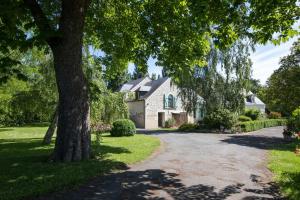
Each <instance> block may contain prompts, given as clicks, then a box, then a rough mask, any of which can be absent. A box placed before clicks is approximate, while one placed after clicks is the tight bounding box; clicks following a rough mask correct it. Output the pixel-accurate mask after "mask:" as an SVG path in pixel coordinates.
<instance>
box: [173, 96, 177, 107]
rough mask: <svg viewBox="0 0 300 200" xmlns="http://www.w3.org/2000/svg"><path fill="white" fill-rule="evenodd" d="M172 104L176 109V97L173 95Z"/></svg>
mask: <svg viewBox="0 0 300 200" xmlns="http://www.w3.org/2000/svg"><path fill="white" fill-rule="evenodd" d="M173 104H174V105H173V108H175V109H176V108H177V97H175V96H174V97H173Z"/></svg>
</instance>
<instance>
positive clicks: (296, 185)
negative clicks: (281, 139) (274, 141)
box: [269, 140, 300, 200]
mask: <svg viewBox="0 0 300 200" xmlns="http://www.w3.org/2000/svg"><path fill="white" fill-rule="evenodd" d="M296 145H299V146H300V141H299V140H298V141H295V142H293V143H290V144H285V145H281V146H279V148H277V149H276V150H272V151H271V152H270V156H269V168H270V170H271V171H272V172H273V173H274V175H275V176H274V179H275V181H276V182H277V183H278V184H279V186H280V188H281V191H282V193H283V194H284V195H285V196H287V197H288V198H289V199H291V200H299V199H300V156H296V154H295V153H294V151H295V147H296Z"/></svg>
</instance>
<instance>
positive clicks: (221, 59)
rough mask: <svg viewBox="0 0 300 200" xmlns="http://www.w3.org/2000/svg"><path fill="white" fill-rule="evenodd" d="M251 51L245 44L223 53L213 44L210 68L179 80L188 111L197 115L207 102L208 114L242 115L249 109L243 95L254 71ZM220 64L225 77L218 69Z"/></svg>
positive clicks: (194, 72)
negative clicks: (216, 111)
mask: <svg viewBox="0 0 300 200" xmlns="http://www.w3.org/2000/svg"><path fill="white" fill-rule="evenodd" d="M249 50H250V49H249V46H248V45H246V44H245V43H244V42H242V41H237V42H235V43H234V44H233V45H232V46H230V47H228V48H225V49H222V50H219V49H218V48H217V47H215V46H213V45H212V46H211V51H210V53H209V55H208V56H207V65H202V66H195V67H194V69H193V71H191V72H190V73H186V74H181V76H180V78H179V79H177V82H176V83H177V85H178V86H179V88H180V93H179V94H180V96H181V99H182V100H183V106H184V107H185V109H186V110H187V111H188V112H193V111H194V110H195V109H197V107H198V106H199V103H200V101H203V100H204V102H203V103H204V104H205V109H206V112H207V113H210V112H212V111H214V110H216V109H222V108H225V109H228V110H230V111H231V112H237V113H240V112H241V111H242V110H243V109H244V106H245V102H244V95H243V93H244V90H245V89H246V88H247V83H248V81H247V80H248V79H249V78H250V71H251V70H250V69H251V61H250V57H249V56H250V53H249ZM218 65H220V66H221V67H222V69H223V72H225V76H224V75H223V74H222V73H221V72H220V71H219V70H218V67H217V66H218ZM233 77H235V78H233ZM199 96H201V97H202V98H203V99H200V98H199Z"/></svg>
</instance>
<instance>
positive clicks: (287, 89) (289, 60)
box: [263, 39, 300, 116]
mask: <svg viewBox="0 0 300 200" xmlns="http://www.w3.org/2000/svg"><path fill="white" fill-rule="evenodd" d="M299 56H300V39H298V40H297V41H296V42H295V43H294V44H293V47H292V48H291V52H290V54H289V55H287V56H285V57H283V58H282V59H281V60H280V67H279V69H277V70H275V71H274V73H273V74H272V75H271V77H270V78H269V79H268V81H267V87H266V89H265V90H266V91H265V98H264V99H263V100H264V101H265V103H266V104H267V107H268V108H269V109H270V110H273V111H276V112H280V113H282V114H283V115H284V116H291V114H292V112H293V110H295V109H296V108H297V107H298V106H299V102H300V87H299V85H300V78H299V77H300V59H299Z"/></svg>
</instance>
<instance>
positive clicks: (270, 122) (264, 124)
mask: <svg viewBox="0 0 300 200" xmlns="http://www.w3.org/2000/svg"><path fill="white" fill-rule="evenodd" d="M286 123H287V121H286V120H285V119H267V120H256V121H248V122H240V123H239V124H238V126H240V130H241V131H242V132H250V131H256V130H259V129H262V128H268V127H273V126H283V125H285V124H286Z"/></svg>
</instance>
